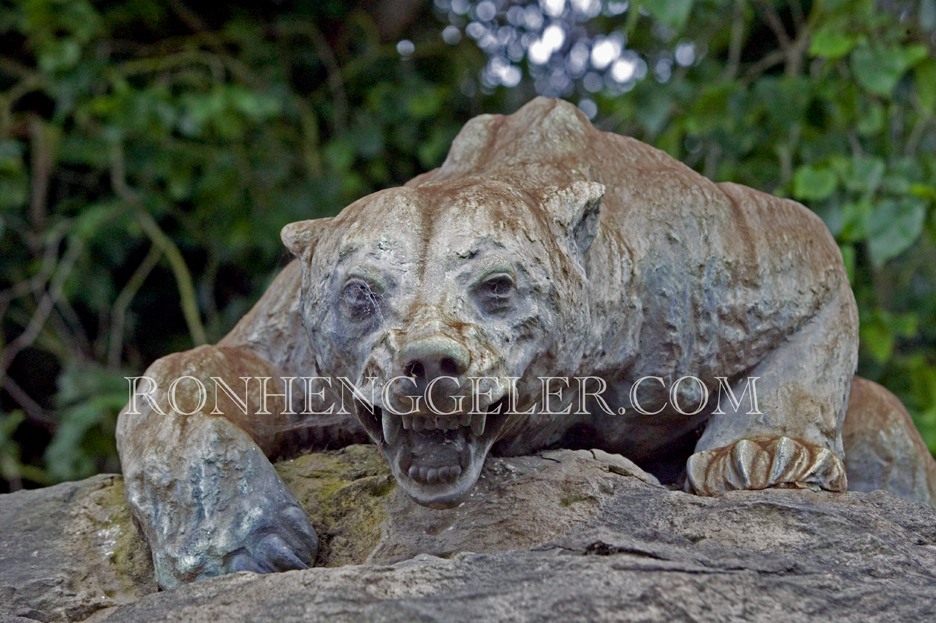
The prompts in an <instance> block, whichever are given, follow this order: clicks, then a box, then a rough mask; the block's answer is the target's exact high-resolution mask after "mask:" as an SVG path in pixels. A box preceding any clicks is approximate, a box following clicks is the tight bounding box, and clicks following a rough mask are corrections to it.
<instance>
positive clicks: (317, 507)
mask: <svg viewBox="0 0 936 623" xmlns="http://www.w3.org/2000/svg"><path fill="white" fill-rule="evenodd" d="M276 469H277V471H278V472H279V474H280V476H281V477H282V479H283V481H284V482H285V483H286V486H288V487H289V489H290V490H291V491H292V492H293V494H294V495H295V496H296V499H297V500H299V503H300V504H301V505H302V508H303V509H304V510H305V512H306V515H308V517H309V521H310V522H311V523H312V527H313V528H315V531H316V533H318V537H319V554H318V558H317V559H316V565H318V566H326V567H336V566H340V565H347V564H363V563H365V562H366V561H367V558H368V556H369V555H370V554H371V552H373V551H374V549H375V548H376V547H377V544H378V543H379V542H380V539H381V536H382V532H383V530H384V529H385V526H386V522H387V507H386V502H387V498H388V496H389V495H390V494H391V493H392V492H393V491H394V489H395V488H396V482H395V481H394V480H393V476H392V475H391V474H390V468H389V466H388V465H387V462H386V461H385V460H384V459H383V457H382V456H381V455H380V452H379V451H378V449H377V448H376V447H375V446H364V445H356V446H348V447H346V448H342V449H341V450H335V451H331V452H321V453H317V454H312V455H308V456H304V457H300V458H298V459H296V460H293V461H284V462H282V463H278V464H277V465H276Z"/></svg>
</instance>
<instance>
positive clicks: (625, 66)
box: [611, 58, 637, 82]
mask: <svg viewBox="0 0 936 623" xmlns="http://www.w3.org/2000/svg"><path fill="white" fill-rule="evenodd" d="M636 73H637V63H635V62H634V61H632V60H630V59H628V58H619V59H618V60H616V61H614V64H613V65H611V77H612V78H613V79H614V81H615V82H627V81H628V80H630V79H631V78H633V77H634V74H636Z"/></svg>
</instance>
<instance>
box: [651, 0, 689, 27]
mask: <svg viewBox="0 0 936 623" xmlns="http://www.w3.org/2000/svg"><path fill="white" fill-rule="evenodd" d="M641 7H642V8H644V9H647V11H649V12H650V15H652V16H653V17H654V18H656V19H658V20H660V21H661V22H663V23H664V24H666V25H667V26H669V27H670V28H672V29H673V30H675V31H677V32H679V31H681V30H682V29H683V27H684V26H685V25H686V20H688V19H689V12H690V11H692V0H653V1H652V2H644V3H642V4H641Z"/></svg>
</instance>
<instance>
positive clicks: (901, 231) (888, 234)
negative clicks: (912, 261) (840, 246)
mask: <svg viewBox="0 0 936 623" xmlns="http://www.w3.org/2000/svg"><path fill="white" fill-rule="evenodd" d="M925 219H926V202H925V201H924V200H922V199H920V198H918V197H905V198H903V199H901V200H899V201H898V200H894V199H885V200H883V201H881V203H880V204H879V205H878V206H877V208H876V209H875V210H874V211H873V212H872V213H871V215H870V216H869V217H868V222H867V231H868V251H869V252H870V253H871V264H872V265H873V266H874V267H875V268H880V267H881V266H883V265H884V263H885V262H886V261H887V260H889V259H891V258H894V257H897V256H898V255H900V254H901V253H903V252H904V251H906V250H907V249H909V248H910V245H912V244H913V243H914V242H916V239H917V238H919V237H920V234H921V233H923V222H924V220H925Z"/></svg>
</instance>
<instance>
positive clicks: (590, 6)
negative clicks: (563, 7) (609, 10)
mask: <svg viewBox="0 0 936 623" xmlns="http://www.w3.org/2000/svg"><path fill="white" fill-rule="evenodd" d="M572 8H573V9H575V10H576V11H577V12H579V13H581V14H582V15H583V16H585V17H586V18H592V17H595V16H596V15H598V14H599V13H601V0H572Z"/></svg>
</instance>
